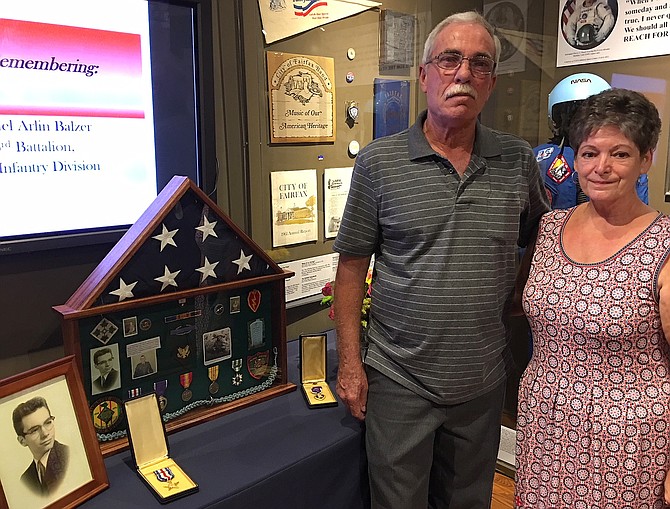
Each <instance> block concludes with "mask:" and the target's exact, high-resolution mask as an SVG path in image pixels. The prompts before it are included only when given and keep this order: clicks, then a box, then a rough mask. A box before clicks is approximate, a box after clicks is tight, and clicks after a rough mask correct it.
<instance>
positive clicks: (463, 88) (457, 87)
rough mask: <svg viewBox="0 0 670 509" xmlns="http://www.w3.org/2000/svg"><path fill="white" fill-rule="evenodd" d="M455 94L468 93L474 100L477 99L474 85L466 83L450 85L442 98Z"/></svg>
mask: <svg viewBox="0 0 670 509" xmlns="http://www.w3.org/2000/svg"><path fill="white" fill-rule="evenodd" d="M455 95H469V96H470V97H472V98H473V99H474V100H477V90H476V89H475V87H473V86H472V85H468V84H467V83H456V84H454V85H452V86H450V87H449V88H448V89H447V91H446V93H445V94H444V98H445V99H449V98H450V97H454V96H455Z"/></svg>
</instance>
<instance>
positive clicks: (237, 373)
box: [232, 359, 242, 385]
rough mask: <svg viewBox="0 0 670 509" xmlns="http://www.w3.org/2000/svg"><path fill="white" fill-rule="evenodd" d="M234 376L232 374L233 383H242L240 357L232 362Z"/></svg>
mask: <svg viewBox="0 0 670 509" xmlns="http://www.w3.org/2000/svg"><path fill="white" fill-rule="evenodd" d="M232 366H233V369H234V370H235V376H233V385H240V384H241V383H242V359H235V360H234V361H233V362H232Z"/></svg>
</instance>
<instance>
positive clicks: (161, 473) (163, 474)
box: [154, 467, 179, 491]
mask: <svg viewBox="0 0 670 509" xmlns="http://www.w3.org/2000/svg"><path fill="white" fill-rule="evenodd" d="M154 474H155V475H156V479H158V480H159V481H160V482H164V483H167V486H165V487H166V488H167V489H168V491H170V490H172V489H177V488H178V487H179V486H178V485H179V481H173V479H174V473H173V472H172V470H170V467H165V468H159V469H158V470H154Z"/></svg>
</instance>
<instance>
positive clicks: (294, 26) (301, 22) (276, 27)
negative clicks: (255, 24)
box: [258, 0, 381, 44]
mask: <svg viewBox="0 0 670 509" xmlns="http://www.w3.org/2000/svg"><path fill="white" fill-rule="evenodd" d="M380 5H381V3H380V2H371V1H369V0H258V6H259V7H260V10H261V21H262V23H263V34H264V35H265V42H266V44H270V43H272V42H275V41H278V40H280V39H285V38H287V37H291V36H292V35H296V34H299V33H301V32H306V31H307V30H311V29H312V28H316V27H318V26H321V25H325V24H327V23H331V22H333V21H337V20H338V19H343V18H346V17H349V16H353V15H354V14H358V13H359V12H363V11H366V10H368V9H372V8H373V7H378V6H380Z"/></svg>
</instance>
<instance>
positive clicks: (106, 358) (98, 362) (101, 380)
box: [91, 348, 121, 394]
mask: <svg viewBox="0 0 670 509" xmlns="http://www.w3.org/2000/svg"><path fill="white" fill-rule="evenodd" d="M113 362H114V354H113V353H112V349H111V348H101V349H100V350H97V351H96V352H95V353H94V354H93V364H94V365H95V367H96V369H97V370H98V371H99V372H100V376H99V377H98V378H96V379H95V380H93V383H92V385H93V390H92V391H91V393H92V394H99V393H101V392H107V391H111V390H112V389H118V388H119V387H120V386H121V383H120V380H119V372H118V371H117V370H116V369H114V364H113Z"/></svg>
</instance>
